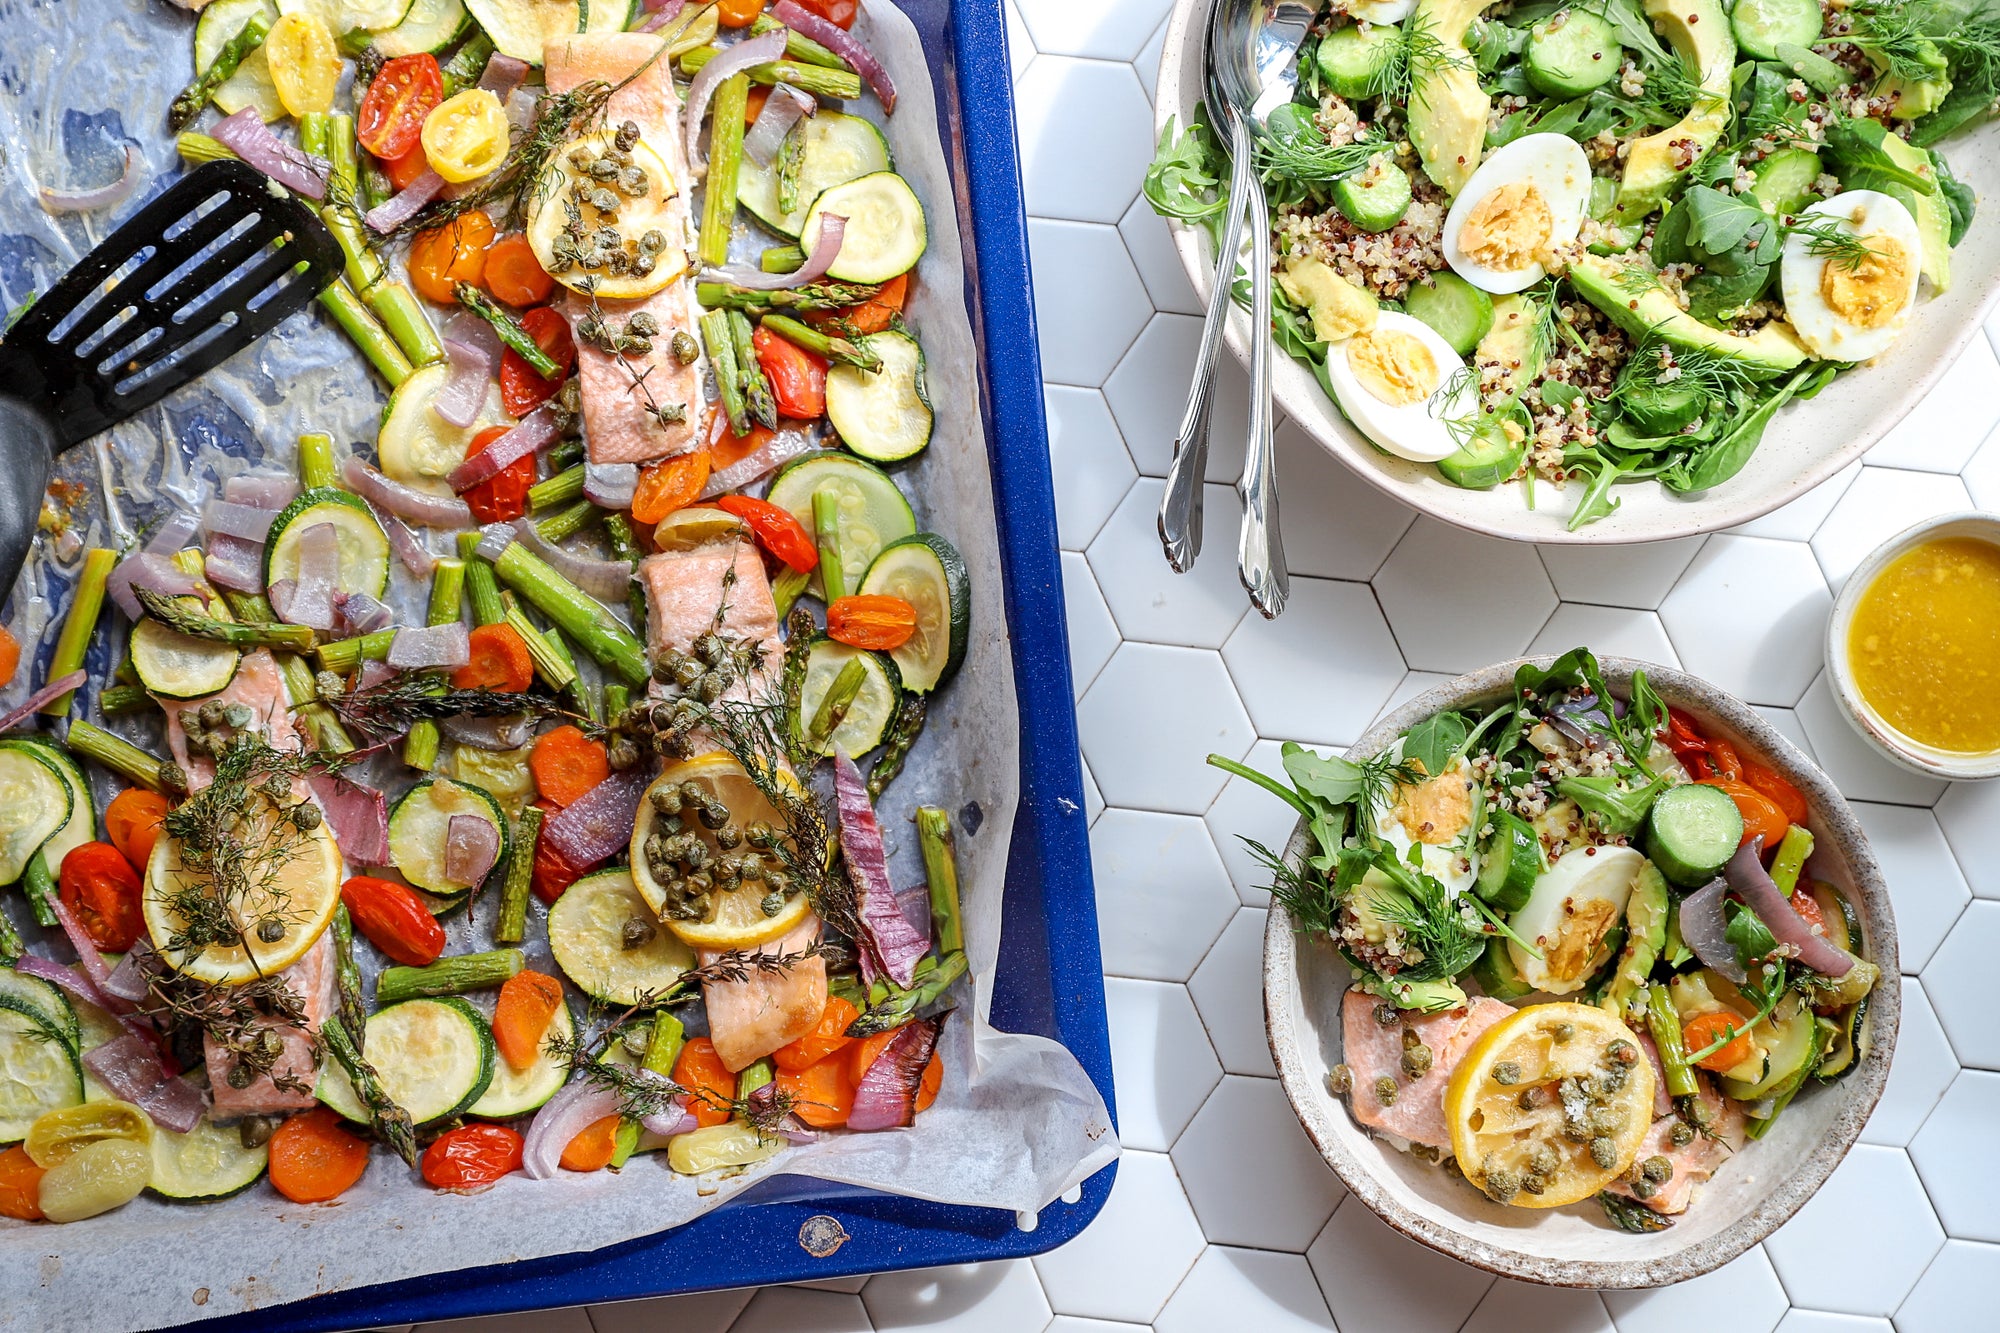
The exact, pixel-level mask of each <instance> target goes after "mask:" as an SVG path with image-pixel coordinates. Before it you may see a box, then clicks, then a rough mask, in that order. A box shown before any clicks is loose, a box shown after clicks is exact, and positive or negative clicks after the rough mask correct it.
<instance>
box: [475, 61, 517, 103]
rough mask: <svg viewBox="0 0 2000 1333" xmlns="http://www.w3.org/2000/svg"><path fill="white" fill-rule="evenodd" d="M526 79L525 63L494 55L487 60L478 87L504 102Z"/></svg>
mask: <svg viewBox="0 0 2000 1333" xmlns="http://www.w3.org/2000/svg"><path fill="white" fill-rule="evenodd" d="M527 77H528V62H527V61H525V60H516V59H515V58H514V57H513V56H503V55H499V54H495V55H493V56H491V57H489V58H488V59H487V61H486V70H485V72H484V73H482V74H481V75H480V76H479V86H480V87H482V88H484V89H485V90H486V91H487V92H489V93H492V94H493V95H494V96H495V97H497V98H499V99H500V100H501V101H502V102H505V101H506V100H507V95H508V94H509V93H511V92H513V91H514V90H515V89H516V88H518V87H520V86H521V82H522V80H524V79H526V78H527Z"/></svg>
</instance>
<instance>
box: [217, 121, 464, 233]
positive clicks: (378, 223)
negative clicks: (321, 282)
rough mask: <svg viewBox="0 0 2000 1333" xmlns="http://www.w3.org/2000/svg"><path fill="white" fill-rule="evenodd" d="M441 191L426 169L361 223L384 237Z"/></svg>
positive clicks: (435, 176) (440, 182)
mask: <svg viewBox="0 0 2000 1333" xmlns="http://www.w3.org/2000/svg"><path fill="white" fill-rule="evenodd" d="M253 114H254V112H253ZM442 189H444V177H442V176H440V175H438V174H437V173H436V172H435V171H431V170H428V169H426V170H425V172H424V174H423V175H421V176H419V177H417V178H416V179H415V180H413V181H411V182H410V183H409V184H408V185H406V186H404V187H403V188H402V189H401V190H399V191H397V192H396V193H395V194H394V195H391V196H390V197H389V198H388V199H386V200H384V201H383V202H381V203H379V204H377V205H375V207H373V208H371V209H369V210H368V213H367V215H366V216H365V217H363V218H362V221H364V222H366V223H367V224H368V227H369V230H371V231H378V232H382V233H383V234H385V235H386V234H387V233H389V232H392V231H394V230H396V228H398V227H400V226H402V225H403V224H404V223H405V222H408V221H409V220H410V219H411V218H413V217H415V216H416V215H417V210H418V209H420V208H422V207H423V206H424V205H425V204H428V203H429V202H430V201H431V200H433V199H435V198H437V197H438V192H439V191H441V190H442Z"/></svg>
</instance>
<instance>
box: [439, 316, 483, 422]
mask: <svg viewBox="0 0 2000 1333" xmlns="http://www.w3.org/2000/svg"><path fill="white" fill-rule="evenodd" d="M444 352H445V355H446V356H447V357H449V358H450V360H451V376H450V378H449V379H447V380H446V381H445V384H444V387H443V388H442V389H440V390H438V393H437V397H435V398H433V399H431V410H432V411H434V412H436V413H437V414H438V415H439V416H441V417H443V418H444V419H445V420H446V421H449V422H450V423H451V424H452V425H454V426H459V427H465V426H470V425H471V424H472V423H473V422H474V421H476V420H478V419H479V409H480V407H481V406H483V405H484V404H485V402H486V390H487V386H489V385H490V384H492V383H493V375H494V373H495V372H496V371H498V370H499V369H500V344H499V343H498V342H497V341H489V342H487V343H484V344H479V343H470V342H461V341H459V340H458V339H457V338H454V337H451V336H449V334H447V336H446V338H445V340H444Z"/></svg>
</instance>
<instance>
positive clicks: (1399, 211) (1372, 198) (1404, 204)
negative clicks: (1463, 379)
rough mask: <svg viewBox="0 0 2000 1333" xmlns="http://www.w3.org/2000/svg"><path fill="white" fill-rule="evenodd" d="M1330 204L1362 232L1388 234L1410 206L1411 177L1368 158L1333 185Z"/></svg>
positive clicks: (1392, 165) (1380, 160)
mask: <svg viewBox="0 0 2000 1333" xmlns="http://www.w3.org/2000/svg"><path fill="white" fill-rule="evenodd" d="M1333 205H1334V207H1335V208H1338V209H1339V210H1340V215H1341V216H1342V217H1344V218H1346V219H1347V220H1348V221H1349V222H1352V223H1353V224H1354V225H1355V226H1357V227H1359V228H1361V230H1363V231H1387V230H1389V228H1391V227H1393V226H1395V225H1396V224H1397V223H1398V222H1401V221H1402V220H1403V214H1404V212H1405V211H1407V210H1408V208H1409V207H1410V175H1409V173H1408V172H1406V171H1404V170H1403V169H1402V168H1401V167H1399V166H1397V165H1396V164H1395V163H1394V162H1392V161H1389V160H1387V159H1385V158H1371V159H1370V160H1369V162H1368V165H1367V166H1365V167H1363V168H1362V169H1361V170H1359V171H1356V172H1353V173H1351V174H1349V175H1346V176H1342V177H1341V178H1340V179H1339V180H1337V181H1335V182H1334V183H1333ZM1475 341H1476V340H1475Z"/></svg>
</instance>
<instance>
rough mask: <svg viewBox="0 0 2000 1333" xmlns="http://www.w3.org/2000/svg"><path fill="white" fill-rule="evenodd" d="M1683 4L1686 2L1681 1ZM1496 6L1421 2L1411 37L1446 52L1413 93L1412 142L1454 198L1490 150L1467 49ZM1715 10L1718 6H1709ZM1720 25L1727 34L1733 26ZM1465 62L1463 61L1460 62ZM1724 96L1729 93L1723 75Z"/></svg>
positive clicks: (1486, 103)
mask: <svg viewBox="0 0 2000 1333" xmlns="http://www.w3.org/2000/svg"><path fill="white" fill-rule="evenodd" d="M1680 2H1682V3H1685V2H1686V0H1680ZM1492 3H1494V0H1417V10H1416V14H1415V15H1414V16H1413V17H1412V18H1411V19H1410V26H1411V31H1413V32H1428V33H1429V34H1430V35H1431V36H1433V37H1435V38H1436V39H1437V41H1438V43H1439V45H1440V47H1441V48H1442V49H1441V50H1440V52H1439V53H1438V58H1437V59H1434V60H1426V61H1424V62H1422V63H1423V68H1421V69H1419V70H1418V71H1417V72H1416V78H1415V80H1414V82H1413V84H1412V87H1411V91H1410V107H1409V115H1410V142H1411V143H1412V144H1414V145H1415V146H1416V150H1417V156H1418V157H1419V158H1421V159H1422V160H1423V164H1424V174H1425V175H1427V176H1429V177H1430V178H1431V179H1432V180H1434V181H1436V182H1437V185H1438V188H1439V189H1441V190H1443V191H1444V192H1445V194H1446V195H1447V196H1448V197H1451V198H1456V197H1457V196H1458V192H1459V191H1460V190H1463V189H1464V188H1465V183H1466V182H1467V181H1468V180H1471V179H1472V173H1473V171H1474V169H1475V168H1477V167H1478V166H1479V154H1480V152H1481V150H1482V149H1484V148H1485V146H1486V112H1487V109H1488V108H1489V107H1490V106H1492V104H1493V99H1492V98H1491V97H1489V96H1488V95H1487V93H1486V90H1485V89H1484V88H1481V87H1480V86H1479V72H1478V70H1477V69H1476V68H1475V65H1474V62H1473V60H1472V57H1471V54H1470V53H1469V52H1467V50H1466V46H1465V34H1466V30H1467V29H1468V28H1470V27H1471V26H1472V20H1474V19H1476V18H1478V17H1479V15H1480V12H1481V11H1482V10H1484V9H1485V8H1486V6H1487V5H1489V4H1492ZM1707 3H1709V4H1714V3H1715V0H1707ZM1722 25H1723V27H1724V29H1725V30H1726V29H1727V28H1728V26H1729V20H1728V19H1726V18H1725V19H1724V20H1723V21H1722ZM1461 57H1463V58H1461ZM1723 91H1724V93H1725V94H1726V93H1727V92H1728V75H1727V71H1725V72H1724V78H1723Z"/></svg>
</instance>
